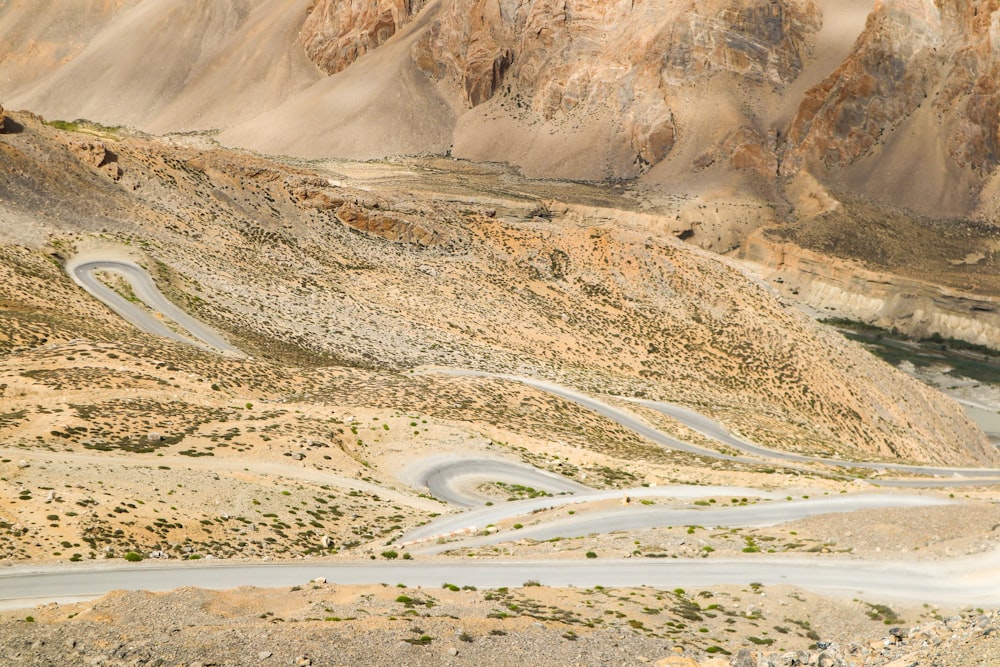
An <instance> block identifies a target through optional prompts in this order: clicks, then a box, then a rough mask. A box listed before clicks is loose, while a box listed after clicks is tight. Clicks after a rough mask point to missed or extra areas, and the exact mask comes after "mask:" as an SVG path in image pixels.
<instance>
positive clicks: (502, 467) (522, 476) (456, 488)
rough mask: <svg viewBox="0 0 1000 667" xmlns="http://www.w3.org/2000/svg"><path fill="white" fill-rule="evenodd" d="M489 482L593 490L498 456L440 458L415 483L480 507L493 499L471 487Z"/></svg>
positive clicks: (438, 494)
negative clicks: (496, 457)
mask: <svg viewBox="0 0 1000 667" xmlns="http://www.w3.org/2000/svg"><path fill="white" fill-rule="evenodd" d="M488 482H505V483H508V484H520V485H522V486H528V487H531V488H533V489H537V490H540V491H546V492H548V493H552V494H560V493H581V492H587V491H591V490H592V489H590V488H589V487H586V486H584V485H583V484H580V483H578V482H574V481H573V480H571V479H567V478H565V477H561V476H559V475H556V474H554V473H551V472H548V471H545V470H539V469H538V468H533V467H531V466H529V465H524V464H521V463H513V462H510V461H501V460H499V459H472V458H468V459H449V460H442V461H440V462H436V463H434V464H433V465H431V466H429V467H427V468H425V469H424V470H422V471H420V472H418V473H417V475H416V478H415V486H417V487H424V486H426V487H427V488H428V489H429V490H430V492H431V493H432V494H434V496H435V497H437V498H440V499H441V500H444V501H447V502H449V503H452V504H453V505H458V506H459V507H479V506H482V505H484V504H485V503H486V502H487V501H491V500H495V498H492V497H489V496H483V495H481V494H478V493H475V491H474V490H472V489H471V487H472V486H473V485H475V484H477V483H488Z"/></svg>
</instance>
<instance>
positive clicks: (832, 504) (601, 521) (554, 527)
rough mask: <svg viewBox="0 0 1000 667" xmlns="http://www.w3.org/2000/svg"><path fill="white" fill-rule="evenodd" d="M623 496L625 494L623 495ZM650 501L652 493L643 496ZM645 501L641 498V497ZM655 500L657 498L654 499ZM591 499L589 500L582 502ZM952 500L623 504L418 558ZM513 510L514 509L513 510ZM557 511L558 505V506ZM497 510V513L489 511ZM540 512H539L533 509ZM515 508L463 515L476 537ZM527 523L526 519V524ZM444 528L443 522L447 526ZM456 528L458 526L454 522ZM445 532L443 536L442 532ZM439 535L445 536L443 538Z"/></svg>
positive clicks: (879, 497)
mask: <svg viewBox="0 0 1000 667" xmlns="http://www.w3.org/2000/svg"><path fill="white" fill-rule="evenodd" d="M618 495H619V496H620V495H621V494H620V492H619V494H618ZM643 495H645V496H646V497H651V496H652V494H643ZM637 497H642V496H637ZM652 497H655V496H652ZM588 500H591V498H590V497H589V496H584V497H582V498H579V499H578V502H584V501H588ZM948 504H951V503H949V501H947V500H944V499H942V498H936V497H933V496H918V495H900V494H857V495H849V496H838V497H833V498H818V499H815V500H794V501H787V502H786V501H778V502H773V503H760V504H754V505H747V506H728V507H726V506H723V507H712V508H704V509H701V508H690V507H688V508H676V507H669V506H658V505H648V506H647V505H642V504H639V505H621V506H618V507H615V508H613V509H605V510H600V511H596V512H587V513H582V514H579V515H574V516H565V517H560V518H558V519H554V520H550V521H546V522H545V523H542V524H538V525H534V526H525V527H523V528H521V529H517V530H512V531H504V532H496V533H493V534H491V535H477V536H470V537H460V538H459V539H458V540H457V541H451V542H446V543H443V544H429V545H426V546H418V547H417V548H416V549H414V550H413V551H414V553H421V554H425V555H431V554H437V553H442V552H445V551H450V550H452V549H459V548H476V547H482V546H487V545H491V544H498V543H500V542H509V541H511V540H515V539H517V540H522V539H530V540H538V541H543V540H551V539H554V538H557V537H559V538H573V537H586V536H587V535H593V534H602V533H612V532H616V531H628V530H644V529H648V528H659V527H662V526H712V527H724V528H749V527H754V528H759V527H764V526H776V525H778V524H782V523H788V522H790V521H797V520H799V519H805V518H807V517H811V516H819V515H823V514H834V513H841V512H854V511H857V510H862V509H888V508H893V507H931V506H935V505H948ZM511 505H513V506H511ZM554 506H558V505H554ZM490 509H492V508H490ZM530 511H537V510H530ZM528 513H530V512H525V511H524V508H522V507H517V506H516V504H515V503H510V504H508V505H503V506H501V507H499V508H497V509H496V510H495V511H493V512H473V513H469V514H464V515H462V516H461V518H463V519H466V520H467V523H466V524H465V525H466V526H467V527H468V528H466V529H465V532H468V533H471V532H473V531H472V529H474V528H476V527H480V528H481V527H483V526H486V525H489V524H494V523H496V522H498V521H503V520H505V519H510V518H513V517H516V516H521V515H524V514H528ZM525 520H527V519H525ZM442 523H444V522H442ZM450 523H452V524H454V523H456V522H455V521H454V520H451V522H450ZM441 525H442V524H436V525H435V524H429V525H427V526H422V527H421V528H420V529H418V530H416V531H413V532H412V533H410V534H408V535H404V536H403V538H401V539H402V540H403V541H404V543H413V542H417V543H419V542H421V541H425V540H426V541H429V540H431V539H433V535H434V530H435V528H437V529H440V527H441ZM445 525H447V524H445ZM442 532H443V531H442ZM438 534H439V535H440V534H441V533H438Z"/></svg>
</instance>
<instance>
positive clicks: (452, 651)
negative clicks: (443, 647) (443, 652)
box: [448, 646, 458, 656]
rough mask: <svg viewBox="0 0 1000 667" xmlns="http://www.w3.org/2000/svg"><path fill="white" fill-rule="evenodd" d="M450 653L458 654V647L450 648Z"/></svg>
mask: <svg viewBox="0 0 1000 667" xmlns="http://www.w3.org/2000/svg"><path fill="white" fill-rule="evenodd" d="M448 655H450V656H456V655H458V649H457V648H455V647H454V646H452V647H451V648H450V649H448Z"/></svg>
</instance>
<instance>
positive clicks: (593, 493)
mask: <svg viewBox="0 0 1000 667" xmlns="http://www.w3.org/2000/svg"><path fill="white" fill-rule="evenodd" d="M622 496H628V497H629V498H636V499H639V498H670V499H673V500H679V499H682V498H683V499H693V498H708V497H711V496H736V497H740V498H766V499H772V500H773V499H777V498H782V497H784V496H783V495H782V494H778V493H771V492H768V491H760V490H759V489H749V488H744V487H738V486H736V487H734V486H661V487H638V488H633V489H611V490H605V491H597V490H594V489H587V490H586V491H585V492H580V493H578V494H575V495H572V496H552V497H545V498H531V499H528V500H516V501H512V502H506V503H499V504H496V505H493V506H490V507H482V508H479V509H474V510H471V511H469V512H463V513H462V514H458V515H454V514H453V515H448V516H443V517H440V518H437V519H435V520H434V521H432V522H431V523H429V524H425V525H423V526H420V527H418V528H415V529H414V530H411V531H410V532H408V533H406V534H404V535H403V536H402V537H400V538H399V543H400V544H402V545H406V544H412V543H416V542H424V541H427V540H433V539H436V538H438V537H443V536H447V535H449V534H451V533H468V532H474V531H475V530H477V529H478V528H481V527H483V526H488V525H490V524H496V523H499V522H500V521H504V520H506V519H510V518H513V517H515V516H522V515H525V514H531V513H533V512H537V511H538V510H543V509H552V508H555V507H562V506H564V505H573V504H580V503H592V502H599V501H603V500H615V499H618V498H621V497H622Z"/></svg>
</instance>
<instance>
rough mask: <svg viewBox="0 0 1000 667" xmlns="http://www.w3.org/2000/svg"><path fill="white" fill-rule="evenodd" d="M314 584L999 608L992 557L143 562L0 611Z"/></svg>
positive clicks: (4, 590) (18, 591)
mask: <svg viewBox="0 0 1000 667" xmlns="http://www.w3.org/2000/svg"><path fill="white" fill-rule="evenodd" d="M315 577H326V579H327V581H329V582H330V583H334V584H374V583H386V584H396V583H404V584H406V585H409V586H417V585H419V586H430V587H438V586H440V585H441V584H442V583H445V582H448V583H453V584H457V585H460V586H462V585H470V586H477V587H480V588H486V587H499V586H519V585H521V584H523V583H524V582H526V581H529V580H533V581H538V582H539V583H542V584H544V585H548V586H578V587H589V586H596V585H601V586H616V587H620V586H652V587H655V588H661V589H673V588H678V587H680V588H688V589H690V588H693V587H699V586H713V585H718V584H743V585H746V584H749V583H750V582H760V583H762V584H764V585H776V584H791V585H795V586H800V587H802V588H805V589H808V590H812V591H816V592H820V593H831V594H837V595H843V596H846V597H860V598H864V599H869V600H873V601H877V602H880V603H885V602H889V601H894V600H908V601H911V602H927V603H936V604H969V605H973V606H982V607H987V606H997V605H1000V558H998V554H997V553H995V552H994V553H991V554H983V555H981V556H979V557H975V558H967V559H962V560H955V561H950V562H946V563H939V562H932V563H918V564H914V563H902V562H865V561H853V560H823V561H819V560H816V559H799V558H792V559H785V558H767V559H764V558H759V557H747V558H739V559H736V558H733V559H715V558H707V559H695V560H680V559H677V560H675V559H669V560H647V559H636V558H632V559H628V560H617V559H616V560H604V559H600V560H596V561H594V560H581V561H565V560H561V561H511V560H494V561H485V560H479V561H475V562H466V561H454V560H447V561H434V562H426V563H422V562H420V561H419V560H417V561H414V562H407V563H396V562H394V563H377V564H372V563H369V562H352V563H330V564H324V563H311V564H295V565H285V564H281V565H277V564H275V565H211V564H199V565H191V564H177V565H167V566H161V565H147V564H146V563H139V564H132V565H128V566H115V567H113V568H112V567H107V568H105V567H89V568H80V569H73V570H68V569H64V568H56V569H33V570H32V569H29V568H9V569H7V570H5V571H0V608H8V609H9V608H18V607H23V606H26V605H30V604H33V603H38V602H42V601H46V602H47V601H54V600H70V599H80V598H92V597H98V596H100V595H103V594H105V593H107V592H108V591H111V590H116V589H145V590H158V591H163V590H172V589H174V588H178V587H180V586H198V587H201V588H209V589H217V590H218V589H226V588H234V587H236V586H261V587H275V586H292V585H295V584H304V583H307V582H308V581H310V580H311V579H313V578H315Z"/></svg>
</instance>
